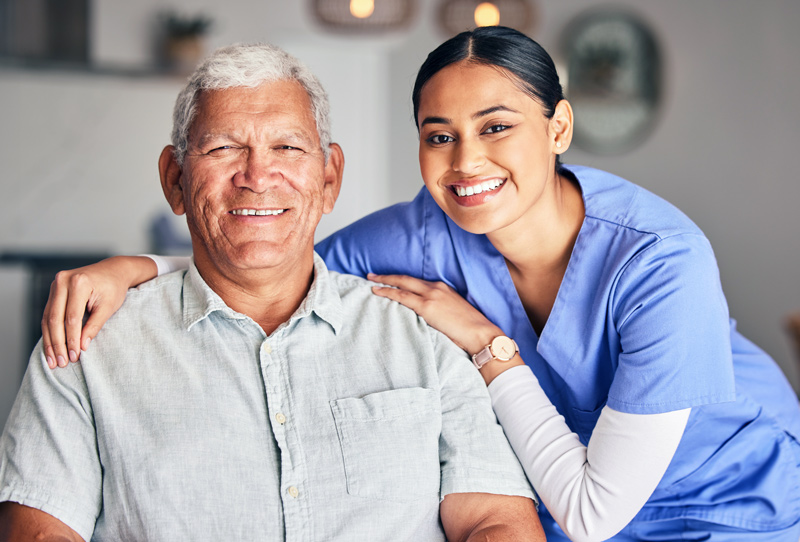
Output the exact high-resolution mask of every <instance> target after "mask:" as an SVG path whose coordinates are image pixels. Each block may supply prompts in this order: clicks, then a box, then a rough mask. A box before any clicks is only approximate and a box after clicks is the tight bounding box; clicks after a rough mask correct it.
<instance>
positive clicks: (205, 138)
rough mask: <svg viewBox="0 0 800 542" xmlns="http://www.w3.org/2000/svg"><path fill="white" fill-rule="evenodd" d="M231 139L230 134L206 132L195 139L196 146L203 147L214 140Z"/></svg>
mask: <svg viewBox="0 0 800 542" xmlns="http://www.w3.org/2000/svg"><path fill="white" fill-rule="evenodd" d="M232 137H233V135H232V134H229V133H226V132H206V133H204V134H203V135H201V136H200V137H198V138H197V145H199V146H203V145H205V144H206V143H208V142H209V141H214V140H215V139H231V138H232Z"/></svg>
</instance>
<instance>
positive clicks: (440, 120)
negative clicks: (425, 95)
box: [419, 117, 450, 126]
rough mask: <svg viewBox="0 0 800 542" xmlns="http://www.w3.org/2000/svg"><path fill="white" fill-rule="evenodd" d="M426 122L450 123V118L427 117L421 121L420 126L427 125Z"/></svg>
mask: <svg viewBox="0 0 800 542" xmlns="http://www.w3.org/2000/svg"><path fill="white" fill-rule="evenodd" d="M426 124H450V119H448V118H445V117H425V118H424V119H422V122H420V123H419V125H420V126H425V125H426Z"/></svg>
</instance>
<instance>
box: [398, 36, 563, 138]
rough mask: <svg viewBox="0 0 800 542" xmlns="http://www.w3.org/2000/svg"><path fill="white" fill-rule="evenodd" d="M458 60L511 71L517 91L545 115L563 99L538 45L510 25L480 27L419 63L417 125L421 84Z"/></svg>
mask: <svg viewBox="0 0 800 542" xmlns="http://www.w3.org/2000/svg"><path fill="white" fill-rule="evenodd" d="M462 60H468V61H469V62H474V63H476V64H485V65H487V66H496V67H498V68H502V69H504V70H506V71H507V72H509V73H511V74H513V75H514V76H515V78H516V80H515V81H514V82H515V83H516V84H517V85H518V86H519V87H520V90H522V91H523V92H525V93H526V94H528V95H529V96H530V97H531V98H533V99H534V100H536V101H537V102H539V104H541V106H542V107H543V108H544V114H545V116H546V117H547V118H551V117H552V116H553V114H554V113H555V107H556V104H557V103H558V102H559V101H561V100H563V99H564V93H563V91H562V89H561V83H560V82H559V80H558V73H557V72H556V66H555V64H554V63H553V59H552V58H550V55H549V54H547V51H545V50H544V49H543V48H542V46H541V45H539V44H538V43H536V42H535V41H533V40H532V39H530V38H529V37H528V36H526V35H525V34H523V33H521V32H518V31H516V30H514V29H512V28H507V27H505V26H483V27H479V28H476V29H475V30H471V31H467V32H462V33H460V34H458V35H457V36H455V37H453V38H450V39H449V40H447V41H446V42H444V43H443V44H441V45H440V46H439V47H437V48H436V49H434V50H433V52H431V54H429V55H428V58H427V59H426V60H425V62H423V64H422V66H421V67H420V69H419V72H418V73H417V80H416V81H415V82H414V92H413V93H412V94H411V99H412V101H413V103H414V124H416V125H417V127H419V118H418V114H419V99H420V94H421V92H422V87H424V86H425V83H427V82H428V81H429V80H430V78H431V77H433V76H434V75H436V73H438V72H439V71H440V70H442V69H443V68H446V67H447V66H449V65H450V64H455V63H456V62H461V61H462Z"/></svg>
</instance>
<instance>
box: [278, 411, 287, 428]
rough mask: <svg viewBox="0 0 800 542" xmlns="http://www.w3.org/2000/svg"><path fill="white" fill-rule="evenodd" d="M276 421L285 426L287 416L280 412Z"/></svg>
mask: <svg viewBox="0 0 800 542" xmlns="http://www.w3.org/2000/svg"><path fill="white" fill-rule="evenodd" d="M275 420H276V421H277V422H278V423H279V424H281V425H283V424H285V423H286V416H284V415H283V414H282V413H281V412H278V413H277V414H275Z"/></svg>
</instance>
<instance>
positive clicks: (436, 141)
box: [427, 134, 455, 145]
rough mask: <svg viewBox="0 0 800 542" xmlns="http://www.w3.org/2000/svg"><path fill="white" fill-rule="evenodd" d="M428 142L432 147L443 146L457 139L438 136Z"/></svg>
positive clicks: (432, 137)
mask: <svg viewBox="0 0 800 542" xmlns="http://www.w3.org/2000/svg"><path fill="white" fill-rule="evenodd" d="M427 141H428V143H430V144H432V145H443V144H445V143H451V142H452V141H455V139H453V138H452V137H450V136H449V135H444V134H436V135H432V136H431V137H429V138H428V140H427Z"/></svg>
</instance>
